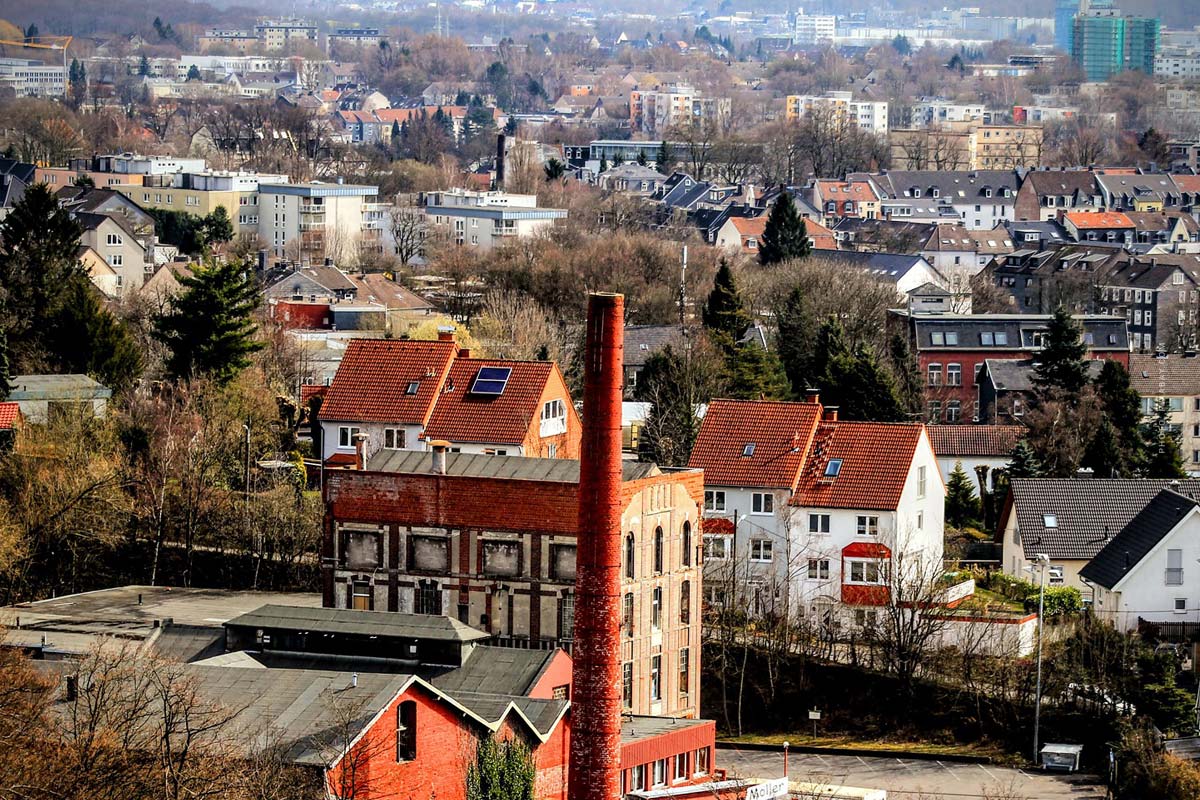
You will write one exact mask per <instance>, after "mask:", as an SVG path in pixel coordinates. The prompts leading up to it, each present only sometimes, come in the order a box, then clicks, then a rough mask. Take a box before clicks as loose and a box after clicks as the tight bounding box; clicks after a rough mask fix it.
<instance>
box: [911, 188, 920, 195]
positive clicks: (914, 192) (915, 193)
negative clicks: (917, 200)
mask: <svg viewBox="0 0 1200 800" xmlns="http://www.w3.org/2000/svg"><path fill="white" fill-rule="evenodd" d="M912 195H913V197H920V196H921V190H920V189H917V188H916V187H913V190H912Z"/></svg>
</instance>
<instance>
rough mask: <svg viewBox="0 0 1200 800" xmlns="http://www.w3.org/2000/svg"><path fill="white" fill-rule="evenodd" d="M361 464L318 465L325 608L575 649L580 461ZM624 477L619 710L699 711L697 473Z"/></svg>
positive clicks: (419, 457) (437, 457)
mask: <svg viewBox="0 0 1200 800" xmlns="http://www.w3.org/2000/svg"><path fill="white" fill-rule="evenodd" d="M365 467H366V468H365V469H361V470H359V469H352V470H330V471H327V472H326V473H325V480H324V497H325V508H326V514H325V525H324V534H323V545H322V556H321V565H322V566H321V573H322V597H323V602H324V605H325V606H327V607H334V608H368V609H377V610H384V609H386V610H388V611H400V612H406V613H417V614H435V615H442V616H451V617H455V618H457V619H458V620H460V621H461V622H464V623H467V624H469V625H472V626H474V627H477V628H480V629H482V630H485V631H487V632H489V633H491V634H492V636H493V642H494V643H496V644H500V645H508V646H511V647H518V648H533V649H549V648H553V647H564V648H566V649H568V650H570V649H571V647H572V646H573V643H574V634H575V564H576V551H577V547H578V546H579V543H578V541H577V535H578V532H579V520H578V502H579V498H578V495H579V462H578V461H574V460H567V459H538V458H499V459H498V458H495V457H492V456H486V455H471V454H467V453H448V452H446V448H445V445H444V443H434V450H433V451H432V452H413V451H386V450H385V451H380V452H379V453H377V454H376V455H375V456H373V457H371V458H370V459H369V460H368V461H367V462H366V464H365ZM934 469H936V467H935V468H934ZM623 473H624V474H623V481H622V496H623V498H624V499H623V503H624V508H623V510H622V514H621V517H622V519H621V530H622V531H624V535H623V542H622V548H621V549H622V563H621V588H620V591H621V595H622V612H623V613H622V619H621V626H620V637H619V645H618V647H619V648H620V658H621V663H622V689H623V692H622V696H623V702H622V706H623V707H624V709H625V710H626V711H630V712H632V713H635V714H656V715H662V716H675V717H695V716H697V715H698V712H699V701H700V691H699V689H700V644H701V642H700V601H701V570H700V558H701V553H700V549H699V546H698V545H699V530H700V503H701V501H702V498H703V492H704V485H703V482H704V477H703V473H702V472H701V471H700V470H694V469H688V470H669V471H664V470H661V469H659V468H658V467H656V466H655V465H654V464H649V463H639V462H625V466H624V469H623ZM938 485H940V483H939V484H938Z"/></svg>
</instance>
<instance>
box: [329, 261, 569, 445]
mask: <svg viewBox="0 0 1200 800" xmlns="http://www.w3.org/2000/svg"><path fill="white" fill-rule="evenodd" d="M350 286H353V284H352V283H351V284H350ZM320 430H321V437H320V438H321V441H320V453H321V457H322V459H323V461H324V463H326V464H328V465H330V466H345V465H353V464H356V463H359V462H361V461H362V460H363V459H368V460H369V459H370V457H372V456H373V455H374V454H375V453H377V452H379V451H383V450H422V451H424V450H427V449H428V448H429V447H430V445H431V443H432V442H434V441H442V442H445V443H446V444H447V446H448V447H449V448H451V450H453V451H454V452H464V453H480V454H484V455H496V456H531V457H538V458H578V457H579V437H580V428H579V415H578V414H576V413H575V407H574V405H573V404H572V403H571V394H570V392H569V391H568V390H567V386H566V382H565V381H564V380H563V377H562V373H561V372H560V371H559V369H558V365H557V364H555V363H554V362H552V361H511V360H507V361H499V360H496V359H479V358H471V354H470V352H469V351H465V350H462V349H460V348H459V347H458V345H457V344H456V343H455V341H454V333H453V332H452V331H443V332H441V333H440V335H439V339H438V341H436V342H425V341H405V340H401V341H389V340H378V339H355V340H353V341H351V342H350V344H349V346H348V347H347V348H346V352H345V355H344V356H343V357H342V361H341V364H339V365H338V370H337V374H336V375H335V376H334V379H333V382H332V384H331V385H330V386H329V388H328V390H327V391H326V393H325V400H324V402H323V403H322V405H321V413H320ZM360 434H361V436H362V438H359V437H360Z"/></svg>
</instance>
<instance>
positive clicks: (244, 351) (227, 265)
mask: <svg viewBox="0 0 1200 800" xmlns="http://www.w3.org/2000/svg"><path fill="white" fill-rule="evenodd" d="M180 283H181V284H182V287H181V288H182V291H181V292H180V293H179V294H178V295H177V296H176V297H175V299H174V300H173V301H172V303H171V307H170V308H169V309H168V310H167V311H166V312H165V313H163V314H159V315H157V316H156V317H155V318H154V335H155V337H156V338H157V339H158V340H159V341H161V342H162V343H163V344H165V345H166V346H167V348H168V349H169V350H170V355H169V357H168V359H167V370H168V372H169V373H170V374H171V376H172V377H173V378H176V379H188V378H194V377H200V376H208V377H211V378H213V379H214V380H215V381H216V382H217V383H228V382H229V381H231V380H233V379H234V378H235V377H237V375H238V373H239V372H241V371H242V370H243V369H245V368H246V367H247V366H249V364H250V355H251V354H253V353H255V352H257V351H259V350H261V349H262V348H263V344H262V343H261V342H258V341H255V339H254V333H255V325H254V321H253V319H252V316H253V314H254V311H255V309H256V308H257V307H258V299H259V297H258V288H257V287H256V286H255V285H254V280H253V278H252V276H251V274H250V270H249V269H248V267H247V266H246V265H245V264H239V263H237V262H232V261H231V262H222V263H217V264H212V263H210V264H207V265H204V266H200V267H197V268H196V270H195V273H194V274H193V275H192V276H190V277H187V278H184V279H183V280H182V281H180Z"/></svg>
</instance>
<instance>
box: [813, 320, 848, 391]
mask: <svg viewBox="0 0 1200 800" xmlns="http://www.w3.org/2000/svg"><path fill="white" fill-rule="evenodd" d="M849 353H850V351H849V348H848V347H847V346H846V340H845V332H844V331H843V330H842V325H841V323H840V322H838V321H837V320H836V319H834V318H833V317H830V318H829V319H827V320H825V321H824V322H823V323H821V327H820V328H818V329H817V336H816V341H815V343H814V344H813V348H812V355H811V357H810V359H809V363H808V375H807V376H806V381H807V383H806V384H805V387H804V388H806V389H807V388H810V387H811V388H819V387H820V388H823V385H824V383H825V382H826V378H827V376H828V375H829V372H830V370H831V369H832V368H833V363H834V361H836V360H837V359H838V358H840V357H842V356H846V355H849Z"/></svg>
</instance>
